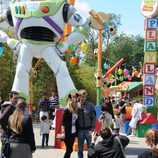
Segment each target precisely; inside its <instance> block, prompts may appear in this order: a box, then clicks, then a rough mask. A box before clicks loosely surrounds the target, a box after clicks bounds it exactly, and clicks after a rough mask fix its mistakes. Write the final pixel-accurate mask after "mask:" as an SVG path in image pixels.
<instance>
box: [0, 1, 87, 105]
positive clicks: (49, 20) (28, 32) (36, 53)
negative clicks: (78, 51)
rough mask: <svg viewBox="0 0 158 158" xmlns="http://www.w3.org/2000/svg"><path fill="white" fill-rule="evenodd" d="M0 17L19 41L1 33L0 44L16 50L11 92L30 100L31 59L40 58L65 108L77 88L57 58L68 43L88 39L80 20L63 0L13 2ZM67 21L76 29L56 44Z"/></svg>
mask: <svg viewBox="0 0 158 158" xmlns="http://www.w3.org/2000/svg"><path fill="white" fill-rule="evenodd" d="M2 18H3V19H4V20H5V21H7V22H8V23H9V24H10V25H12V26H13V27H14V29H15V33H16V35H17V37H18V38H19V41H18V40H16V39H12V38H9V37H8V35H7V34H5V33H4V32H3V31H0V42H2V43H5V42H6V43H7V44H8V46H9V47H10V48H12V49H13V50H14V51H17V52H18V51H19V56H18V63H17V68H16V74H15V78H14V83H13V87H12V90H15V91H19V92H20V94H21V95H22V96H24V97H26V98H27V99H28V98H29V72H30V69H31V65H32V59H33V57H36V58H43V59H44V60H45V61H46V62H47V64H48V65H49V66H50V68H51V69H52V70H53V72H54V74H55V76H56V81H57V88H58V93H59V99H60V103H61V105H64V104H65V101H66V99H67V96H68V94H69V93H76V92H77V89H76V88H75V86H74V84H73V82H72V80H71V77H70V75H69V72H68V69H67V67H66V63H65V62H64V61H62V60H61V58H60V56H63V55H64V52H65V51H66V50H67V48H68V47H69V45H70V44H76V43H79V42H81V41H82V40H84V39H85V38H87V37H88V34H87V30H85V28H84V27H83V26H85V24H84V22H83V21H84V20H83V18H82V17H81V16H80V15H79V14H78V13H77V11H76V9H75V8H74V7H73V6H71V5H69V4H68V3H67V2H66V1H65V0H42V1H34V0H32V1H13V2H11V3H10V7H9V8H8V9H7V11H6V13H5V14H3V15H2ZM67 22H69V23H70V24H71V25H72V26H74V27H75V29H74V31H73V32H72V33H71V34H69V35H68V37H67V40H66V41H65V42H59V39H60V38H61V36H62V35H63V30H64V27H65V24H66V23H67Z"/></svg>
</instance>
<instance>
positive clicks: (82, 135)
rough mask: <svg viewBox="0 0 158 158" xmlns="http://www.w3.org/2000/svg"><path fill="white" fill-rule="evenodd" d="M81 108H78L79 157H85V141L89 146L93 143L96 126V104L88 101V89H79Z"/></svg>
mask: <svg viewBox="0 0 158 158" xmlns="http://www.w3.org/2000/svg"><path fill="white" fill-rule="evenodd" d="M78 93H79V96H80V98H79V109H78V158H83V150H84V141H85V140H86V143H87V147H89V146H90V144H91V133H92V132H93V131H94V129H95V126H96V113H95V110H94V104H93V103H91V102H88V101H87V95H88V93H87V91H86V90H84V89H82V90H79V92H78Z"/></svg>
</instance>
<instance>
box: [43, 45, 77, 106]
mask: <svg viewBox="0 0 158 158" xmlns="http://www.w3.org/2000/svg"><path fill="white" fill-rule="evenodd" d="M41 55H42V57H43V58H44V60H45V61H46V62H47V64H48V65H49V66H50V68H51V69H52V70H53V72H54V74H55V77H56V82H57V88H58V94H59V101H60V104H61V105H66V100H67V96H68V94H69V93H76V92H77V90H76V88H75V86H74V84H73V82H72V79H71V77H70V75H69V72H68V69H67V67H66V63H65V62H64V61H62V60H61V59H60V57H59V56H58V54H57V52H56V49H55V47H53V46H49V47H47V48H45V49H44V51H43V53H42V54H41Z"/></svg>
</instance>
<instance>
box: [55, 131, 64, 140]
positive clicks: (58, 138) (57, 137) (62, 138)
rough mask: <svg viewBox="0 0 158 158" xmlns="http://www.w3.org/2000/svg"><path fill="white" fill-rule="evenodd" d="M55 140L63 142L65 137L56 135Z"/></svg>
mask: <svg viewBox="0 0 158 158" xmlns="http://www.w3.org/2000/svg"><path fill="white" fill-rule="evenodd" d="M56 139H57V140H58V141H64V140H65V135H63V134H60V133H58V134H57V136H56Z"/></svg>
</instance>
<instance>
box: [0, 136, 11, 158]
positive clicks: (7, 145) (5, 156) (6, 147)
mask: <svg viewBox="0 0 158 158" xmlns="http://www.w3.org/2000/svg"><path fill="white" fill-rule="evenodd" d="M10 153H11V150H10V141H9V139H5V140H4V148H3V150H2V155H1V158H8V157H9V155H10Z"/></svg>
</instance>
